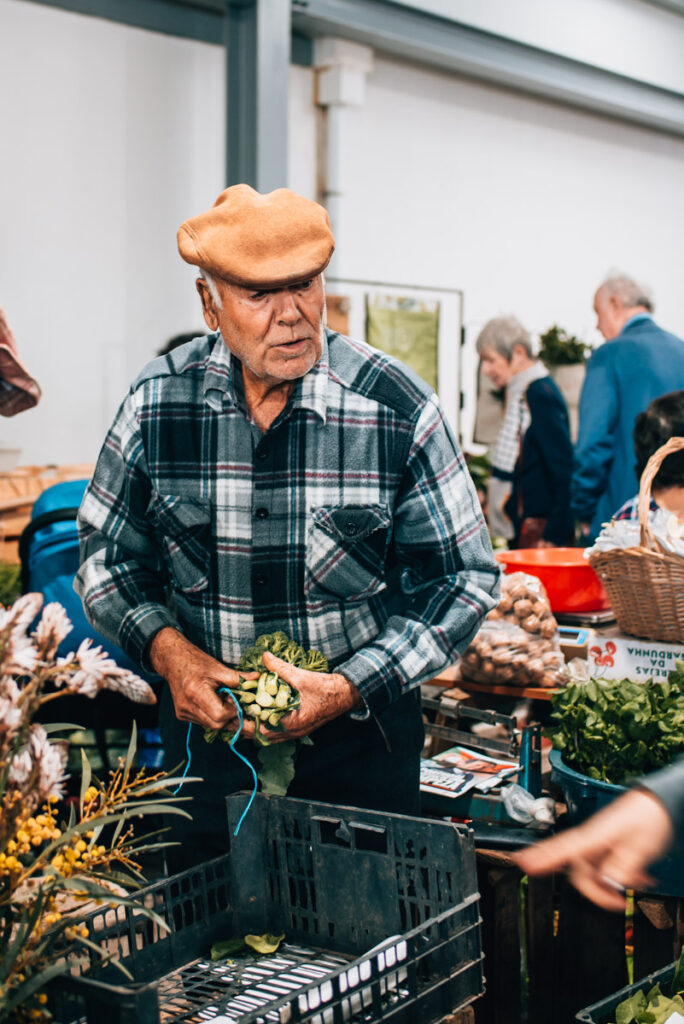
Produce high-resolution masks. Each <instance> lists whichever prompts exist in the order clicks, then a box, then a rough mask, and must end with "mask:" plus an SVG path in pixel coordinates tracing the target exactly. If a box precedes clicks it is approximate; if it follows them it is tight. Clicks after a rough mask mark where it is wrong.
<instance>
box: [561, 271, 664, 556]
mask: <svg viewBox="0 0 684 1024" xmlns="http://www.w3.org/2000/svg"><path fill="white" fill-rule="evenodd" d="M594 310H595V312H596V318H597V326H598V329H599V331H600V332H601V334H602V335H603V336H604V338H605V339H606V342H607V344H605V345H602V346H601V347H600V348H599V349H597V350H596V352H594V354H593V355H592V357H591V359H590V360H589V362H588V364H587V375H586V379H585V382H584V387H583V388H582V397H581V399H580V409H579V437H578V439H577V446H576V449H575V459H574V470H573V477H572V508H573V512H574V515H575V518H576V519H578V520H579V522H580V523H581V528H582V533H583V536H584V537H585V538H586V540H587V541H588V542H590V541H593V539H594V538H595V537H596V536H597V534H598V533H599V532H600V530H601V525H602V524H603V523H605V522H608V521H609V520H610V518H611V516H612V515H613V513H614V512H616V511H617V509H619V508H620V507H621V506H622V505H623V504H624V502H625V501H627V499H628V498H629V497H631V495H632V494H634V443H633V437H632V432H633V430H634V420H635V418H636V416H637V415H638V414H639V413H640V412H643V410H644V409H646V407H647V406H648V405H649V403H650V402H652V401H653V399H654V398H658V397H659V396H660V395H663V394H665V393H666V392H668V391H675V390H677V389H679V388H684V342H682V341H681V340H680V339H679V338H677V337H675V335H674V334H669V333H668V332H667V331H664V330H663V329H662V328H661V327H658V325H657V324H656V323H654V321H653V319H652V317H651V313H652V312H653V302H652V300H651V297H650V295H649V293H648V290H647V289H645V288H643V287H642V286H641V285H639V284H637V282H636V281H633V280H632V279H631V278H628V277H611V278H608V280H606V281H604V282H603V284H602V285H601V286H600V288H599V289H598V291H597V292H596V295H595V297H594Z"/></svg>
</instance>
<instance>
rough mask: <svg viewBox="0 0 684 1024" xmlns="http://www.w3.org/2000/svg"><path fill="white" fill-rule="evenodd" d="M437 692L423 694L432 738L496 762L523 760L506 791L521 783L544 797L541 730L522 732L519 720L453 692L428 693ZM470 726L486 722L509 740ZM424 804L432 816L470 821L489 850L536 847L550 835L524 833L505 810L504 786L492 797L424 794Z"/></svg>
mask: <svg viewBox="0 0 684 1024" xmlns="http://www.w3.org/2000/svg"><path fill="white" fill-rule="evenodd" d="M433 689H434V688H433V687H424V688H423V698H422V706H423V714H424V718H425V720H426V721H425V732H426V733H427V735H428V736H433V737H435V738H436V739H443V740H446V741H447V742H448V743H449V744H450V745H452V746H456V745H458V746H463V747H468V748H469V749H470V750H473V751H476V752H477V753H482V754H489V755H490V756H492V757H500V758H505V759H508V760H511V761H513V760H515V759H517V760H518V762H519V764H520V769H519V771H518V774H517V775H512V776H510V777H509V778H508V779H506V780H505V782H504V785H508V784H509V783H510V782H515V781H517V782H518V784H519V785H520V786H522V787H523V788H524V789H526V790H527V791H528V792H529V793H531V794H532V796H534V797H538V796H541V792H542V787H541V735H542V727H541V725H539V724H535V725H526V726H523V727H522V728H521V729H519V728H518V723H517V719H516V718H515V717H514V716H513V715H504V714H500V713H499V712H498V711H488V710H481V709H479V708H471V707H467V706H466V705H464V704H462V703H461V701H460V700H459V699H457V698H455V697H454V696H453V693H454V691H453V690H445V691H443V692H442V693H441V694H440V696H439V697H434V696H431V695H430V693H429V692H428V693H426V690H428V691H433ZM437 716H440V717H442V718H443V719H444V720H445V724H442V723H441V722H437V721H435V720H434V719H435V718H436V717H437ZM464 721H470V722H485V723H487V724H488V725H496V726H498V727H502V728H503V729H504V730H505V731H506V737H505V738H504V737H501V738H496V737H491V738H490V737H484V736H477V735H475V734H474V733H471V732H466V731H465V730H464V729H463V728H462V725H463V722H464ZM459 723H460V724H461V728H459ZM421 803H422V808H423V812H424V813H426V814H433V815H439V816H440V817H442V816H444V817H455V818H462V819H464V820H465V821H467V822H468V824H469V826H470V828H471V829H472V830H473V832H474V833H475V841H476V842H478V843H481V844H483V845H484V844H488V845H491V846H497V847H519V846H521V845H526V844H527V843H530V842H532V841H533V840H534V839H536V838H538V837H539V834H540V832H543V831H546V829H544V828H542V827H541V826H539V827H534V826H526V827H523V826H522V825H521V824H520V823H519V822H516V821H513V819H512V818H510V817H509V815H508V813H507V811H506V808H505V807H504V804H503V799H502V796H501V787H500V786H497V787H495V788H494V789H492V790H490V791H489V792H487V793H481V792H479V791H478V790H475V789H470V790H468V791H467V792H465V793H463V794H460V795H458V796H453V797H452V796H446V795H442V794H439V793H427V792H424V791H423V792H421Z"/></svg>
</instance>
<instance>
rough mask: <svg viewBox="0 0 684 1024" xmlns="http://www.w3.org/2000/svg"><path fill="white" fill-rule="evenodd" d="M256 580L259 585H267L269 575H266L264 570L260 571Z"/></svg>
mask: <svg viewBox="0 0 684 1024" xmlns="http://www.w3.org/2000/svg"><path fill="white" fill-rule="evenodd" d="M254 582H255V583H256V585H257V587H265V586H266V584H267V583H268V576H264V574H263V573H262V572H258V573H257V574H256V576H255V577H254Z"/></svg>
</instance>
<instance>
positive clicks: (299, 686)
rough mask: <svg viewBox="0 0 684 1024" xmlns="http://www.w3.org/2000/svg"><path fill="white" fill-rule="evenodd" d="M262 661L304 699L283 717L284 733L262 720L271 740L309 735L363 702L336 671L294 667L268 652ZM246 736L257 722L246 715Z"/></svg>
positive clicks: (265, 734) (352, 687) (252, 730)
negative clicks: (271, 729)
mask: <svg viewBox="0 0 684 1024" xmlns="http://www.w3.org/2000/svg"><path fill="white" fill-rule="evenodd" d="M263 661H264V668H265V669H267V670H268V671H269V672H277V673H278V675H279V676H280V678H281V679H284V680H285V682H287V683H290V685H291V686H293V687H294V689H296V690H298V691H299V697H300V701H301V703H300V706H299V707H298V708H297V710H296V711H290V713H289V714H287V715H285V716H284V718H283V719H282V724H283V726H284V731H283V732H270V731H269V730H268V729H267V728H266V727H264V725H263V723H262V725H261V727H260V730H261V732H262V733H263V735H264V736H267V737H268V739H269V740H270V741H271V742H272V743H283V742H284V741H286V740H292V739H299V738H300V737H302V736H308V734H309V733H310V732H313V731H314V729H318V728H319V726H321V725H325V723H326V722H331V721H332V720H333V718H338V717H339V716H340V715H343V714H344V713H345V712H346V711H353V710H354V708H357V707H360V705H361V703H362V700H361V695H360V694H359V691H358V690H357V689H356V687H355V686H354V685H353V684H352V683H350V682H349V680H348V679H345V678H344V676H341V675H339V673H337V672H331V673H328V672H309V671H308V670H307V669H303V668H295V666H294V665H290V664H289V662H287V661H281V660H280V658H276V656H275V655H274V654H270V653H268V652H266V654H264V656H263ZM244 735H245V736H247V737H253V736H254V722H253V721H252V720H251V719H249V718H247V717H245V725H244Z"/></svg>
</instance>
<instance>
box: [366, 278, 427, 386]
mask: <svg viewBox="0 0 684 1024" xmlns="http://www.w3.org/2000/svg"><path fill="white" fill-rule="evenodd" d="M438 338H439V302H437V301H436V300H434V299H430V300H425V299H417V298H413V297H410V296H407V295H378V294H375V295H371V296H368V298H367V300H366V341H367V342H368V344H369V345H372V346H373V348H379V349H381V351H383V352H387V354H388V355H390V356H395V357H396V358H397V359H400V360H401V361H402V363H406V365H407V366H410V367H411V369H412V370H414V371H415V372H416V373H417V374H418V376H419V377H422V378H423V380H424V381H425V382H426V383H427V384H429V385H430V387H431V388H434V390H435V391H437V392H439V388H438V382H439V381H438V378H439V370H438V354H437V348H438Z"/></svg>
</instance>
